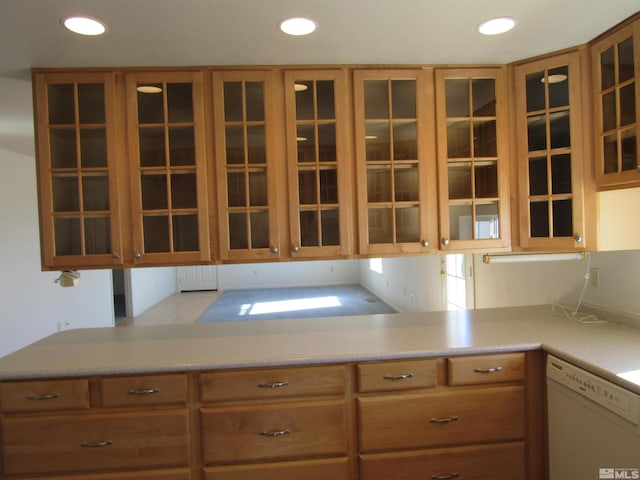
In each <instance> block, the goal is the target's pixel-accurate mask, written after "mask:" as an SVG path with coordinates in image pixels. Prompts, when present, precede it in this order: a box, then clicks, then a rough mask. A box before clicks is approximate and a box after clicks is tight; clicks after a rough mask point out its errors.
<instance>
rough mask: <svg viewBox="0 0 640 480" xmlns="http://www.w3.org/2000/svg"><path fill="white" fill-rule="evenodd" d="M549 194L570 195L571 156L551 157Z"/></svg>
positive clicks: (566, 154)
mask: <svg viewBox="0 0 640 480" xmlns="http://www.w3.org/2000/svg"><path fill="white" fill-rule="evenodd" d="M551 193H552V194H554V195H555V194H561V193H571V155H570V154H568V153H565V154H562V155H552V156H551Z"/></svg>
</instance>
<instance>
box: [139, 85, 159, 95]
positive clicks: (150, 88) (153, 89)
mask: <svg viewBox="0 0 640 480" xmlns="http://www.w3.org/2000/svg"><path fill="white" fill-rule="evenodd" d="M136 90H137V91H138V92H140V93H161V92H162V88H160V87H157V86H155V85H138V87H137V88H136Z"/></svg>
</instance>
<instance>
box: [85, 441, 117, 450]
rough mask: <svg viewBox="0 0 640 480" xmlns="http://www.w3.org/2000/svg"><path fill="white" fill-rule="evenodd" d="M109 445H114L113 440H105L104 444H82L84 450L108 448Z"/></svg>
mask: <svg viewBox="0 0 640 480" xmlns="http://www.w3.org/2000/svg"><path fill="white" fill-rule="evenodd" d="M109 445H113V442H112V441H111V440H103V441H102V442H82V443H81V444H80V446H81V447H84V448H103V447H108V446H109Z"/></svg>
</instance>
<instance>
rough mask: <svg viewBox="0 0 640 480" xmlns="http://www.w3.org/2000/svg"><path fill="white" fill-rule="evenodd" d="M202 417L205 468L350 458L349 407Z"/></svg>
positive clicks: (303, 406) (308, 405)
mask: <svg viewBox="0 0 640 480" xmlns="http://www.w3.org/2000/svg"><path fill="white" fill-rule="evenodd" d="M201 414H202V418H201V425H202V436H203V439H202V440H203V458H204V463H205V464H209V465H211V464H222V463H240V462H245V461H253V460H278V459H289V458H292V459H293V458H300V457H305V456H320V455H324V456H330V455H331V456H337V455H344V454H345V453H346V452H347V427H346V404H345V402H344V401H329V400H327V401H321V402H296V403H286V404H282V403H281V404H273V405H263V404H261V405H252V406H244V407H229V408H203V409H202V410H201Z"/></svg>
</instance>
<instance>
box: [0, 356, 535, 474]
mask: <svg viewBox="0 0 640 480" xmlns="http://www.w3.org/2000/svg"><path fill="white" fill-rule="evenodd" d="M538 353H540V352H528V353H526V354H525V353H509V354H506V353H505V354H497V355H478V356H464V357H451V358H427V359H424V358H422V359H402V360H399V361H384V362H363V363H358V364H352V363H348V364H341V365H319V366H303V367H279V368H253V369H234V370H219V371H203V372H191V373H175V372H174V373H171V374H166V375H140V376H135V375H120V376H118V375H114V376H105V377H89V378H77V379H43V380H35V381H34V380H30V381H10V382H0V442H1V443H0V480H62V479H65V480H152V479H153V480H281V479H287V480H325V479H332V480H425V479H426V480H429V479H431V480H448V479H454V478H458V477H459V478H461V479H462V478H464V479H466V480H485V479H486V480H488V479H495V478H499V479H509V480H526V479H528V480H544V478H546V472H545V467H544V465H545V460H544V457H545V453H544V452H545V445H544V434H543V433H541V432H544V426H543V425H544V423H543V422H544V411H543V409H542V408H541V407H540V405H542V404H543V399H544V397H543V394H544V391H543V389H542V387H541V385H540V384H539V383H537V382H539V379H540V378H543V371H542V370H541V365H542V363H541V362H538V361H537V360H535V359H536V358H538V355H537V354H538ZM531 359H534V360H531ZM538 370H540V371H539V372H538Z"/></svg>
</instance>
